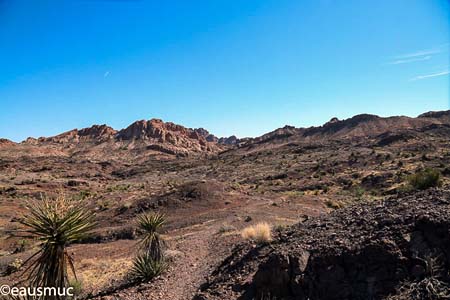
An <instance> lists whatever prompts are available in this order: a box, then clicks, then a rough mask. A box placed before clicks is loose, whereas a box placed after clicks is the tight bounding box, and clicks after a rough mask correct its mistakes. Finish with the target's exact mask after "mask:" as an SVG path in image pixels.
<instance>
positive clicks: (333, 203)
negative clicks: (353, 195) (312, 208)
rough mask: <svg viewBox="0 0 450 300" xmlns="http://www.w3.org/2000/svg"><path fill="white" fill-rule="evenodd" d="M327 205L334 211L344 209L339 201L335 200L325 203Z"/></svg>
mask: <svg viewBox="0 0 450 300" xmlns="http://www.w3.org/2000/svg"><path fill="white" fill-rule="evenodd" d="M325 205H326V206H327V207H329V208H332V209H338V208H341V207H342V204H341V203H339V202H338V201H335V200H330V199H328V200H326V201H325Z"/></svg>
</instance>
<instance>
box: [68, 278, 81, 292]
mask: <svg viewBox="0 0 450 300" xmlns="http://www.w3.org/2000/svg"><path fill="white" fill-rule="evenodd" d="M69 286H70V287H72V288H73V290H72V291H73V294H74V295H80V294H81V292H82V291H83V283H82V282H81V281H79V280H71V281H70V282H69Z"/></svg>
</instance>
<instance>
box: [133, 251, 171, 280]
mask: <svg viewBox="0 0 450 300" xmlns="http://www.w3.org/2000/svg"><path fill="white" fill-rule="evenodd" d="M166 266H167V265H166V262H165V260H164V259H161V260H154V259H153V258H152V257H151V256H150V254H149V253H148V252H142V253H140V254H138V255H137V256H136V257H135V259H134V261H133V267H132V268H131V276H132V278H134V279H135V280H136V281H138V282H146V281H149V280H151V279H153V278H155V277H156V276H159V275H160V274H161V273H162V272H163V271H164V270H165V269H166Z"/></svg>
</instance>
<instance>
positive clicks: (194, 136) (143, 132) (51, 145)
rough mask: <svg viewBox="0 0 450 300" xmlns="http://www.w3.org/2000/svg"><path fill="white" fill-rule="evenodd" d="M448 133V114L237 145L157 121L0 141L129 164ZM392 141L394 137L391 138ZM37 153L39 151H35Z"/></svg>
mask: <svg viewBox="0 0 450 300" xmlns="http://www.w3.org/2000/svg"><path fill="white" fill-rule="evenodd" d="M449 129H450V111H440V112H428V113H424V114H422V115H419V116H418V117H417V118H410V117H403V116H397V117H388V118H383V117H379V116H375V115H368V114H363V115H357V116H354V117H352V118H349V119H346V120H338V119H337V118H333V119H331V120H330V121H329V122H327V123H326V124H324V125H323V126H319V127H310V128H296V127H293V126H285V127H283V128H279V129H276V130H274V131H272V132H269V133H267V134H264V135H262V136H260V137H257V138H243V139H239V138H237V137H236V136H230V137H222V138H218V137H216V136H215V135H213V134H211V133H210V132H208V131H207V130H206V129H204V128H197V129H191V128H186V127H184V126H181V125H178V124H174V123H171V122H163V121H162V120H159V119H151V120H148V121H147V120H141V121H136V122H134V123H133V124H131V125H129V126H128V127H127V128H124V129H122V130H115V129H113V128H111V127H109V126H107V125H93V126H92V127H89V128H84V129H80V130H78V129H73V130H70V131H68V132H64V133H62V134H59V135H57V136H53V137H41V138H38V139H36V138H28V139H27V140H25V141H24V142H22V143H20V144H15V143H13V142H11V141H8V140H5V139H3V140H1V141H0V147H2V148H3V149H5V148H6V149H8V148H14V151H15V152H17V151H19V152H26V153H27V155H33V153H35V154H36V155H38V154H39V155H41V154H42V153H46V152H47V153H53V154H54V155H79V156H83V157H90V158H100V157H102V156H105V155H108V156H111V157H112V158H123V157H128V158H129V159H135V158H141V157H146V156H148V155H156V154H163V155H169V156H186V155H190V154H216V153H219V152H221V151H223V150H227V149H228V150H229V149H231V148H245V147H247V148H248V147H255V146H264V147H266V146H269V147H270V146H273V145H277V144H285V143H291V142H309V141H315V142H318V141H322V140H323V141H328V140H342V139H346V140H358V139H370V138H383V135H385V136H384V137H388V138H389V139H403V138H405V139H407V138H408V137H411V136H416V134H417V133H420V132H425V131H430V130H435V131H436V130H438V131H439V130H444V131H448V130H449ZM393 135H395V137H392V136H393ZM39 148H40V149H39Z"/></svg>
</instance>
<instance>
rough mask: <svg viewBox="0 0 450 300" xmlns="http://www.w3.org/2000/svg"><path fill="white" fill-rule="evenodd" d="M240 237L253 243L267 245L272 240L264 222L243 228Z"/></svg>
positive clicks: (267, 226) (269, 229) (268, 227)
mask: <svg viewBox="0 0 450 300" xmlns="http://www.w3.org/2000/svg"><path fill="white" fill-rule="evenodd" d="M241 235H242V237H243V238H244V239H246V240H251V241H254V242H256V243H258V244H263V243H268V242H270V241H271V240H272V230H271V228H270V225H269V224H268V223H266V222H261V223H258V224H256V225H251V226H249V227H246V228H244V229H243V230H242V232H241Z"/></svg>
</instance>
